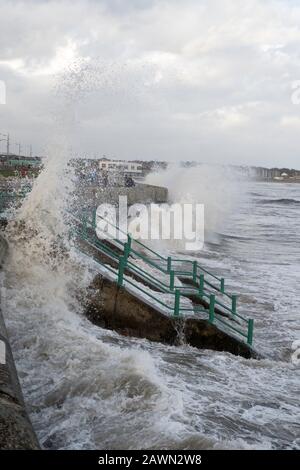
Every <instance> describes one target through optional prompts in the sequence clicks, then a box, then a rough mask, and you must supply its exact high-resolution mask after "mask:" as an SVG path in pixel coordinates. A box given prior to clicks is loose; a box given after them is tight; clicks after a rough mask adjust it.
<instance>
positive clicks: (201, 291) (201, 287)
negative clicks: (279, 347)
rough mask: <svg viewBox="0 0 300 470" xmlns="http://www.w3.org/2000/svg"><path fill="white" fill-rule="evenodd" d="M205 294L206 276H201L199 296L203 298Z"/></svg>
mask: <svg viewBox="0 0 300 470" xmlns="http://www.w3.org/2000/svg"><path fill="white" fill-rule="evenodd" d="M203 294H204V274H200V280H199V295H200V297H202V296H203Z"/></svg>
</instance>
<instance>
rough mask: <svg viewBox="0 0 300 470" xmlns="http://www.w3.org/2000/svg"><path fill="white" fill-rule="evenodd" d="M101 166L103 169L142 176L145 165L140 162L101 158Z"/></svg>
mask: <svg viewBox="0 0 300 470" xmlns="http://www.w3.org/2000/svg"><path fill="white" fill-rule="evenodd" d="M99 168H100V170H101V171H108V172H115V173H123V174H128V175H132V176H141V175H142V173H143V167H142V165H141V164H140V163H133V162H126V161H124V160H123V161H120V160H106V159H102V160H99Z"/></svg>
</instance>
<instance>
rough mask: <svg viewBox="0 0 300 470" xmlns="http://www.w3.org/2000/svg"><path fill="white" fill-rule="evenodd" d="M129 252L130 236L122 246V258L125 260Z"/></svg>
mask: <svg viewBox="0 0 300 470" xmlns="http://www.w3.org/2000/svg"><path fill="white" fill-rule="evenodd" d="M130 250H131V236H130V235H128V238H127V242H126V243H125V244H124V258H125V259H126V260H127V259H128V256H129V255H130Z"/></svg>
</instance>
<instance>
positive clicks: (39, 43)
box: [0, 0, 300, 168]
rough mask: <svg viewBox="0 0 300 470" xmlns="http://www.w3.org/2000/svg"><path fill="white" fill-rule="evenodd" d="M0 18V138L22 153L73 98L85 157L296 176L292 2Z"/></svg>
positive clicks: (58, 10)
mask: <svg viewBox="0 0 300 470" xmlns="http://www.w3.org/2000/svg"><path fill="white" fill-rule="evenodd" d="M0 14H1V24H0V80H2V81H4V82H5V84H6V90H7V93H6V105H3V104H0V132H4V133H5V132H7V131H9V132H10V135H11V138H12V140H13V141H14V142H22V143H23V144H24V145H23V149H24V150H25V149H26V147H25V144H30V143H32V144H33V148H34V153H35V154H43V152H45V146H46V144H48V142H49V141H50V142H51V141H55V131H54V127H53V118H54V116H55V113H58V112H59V111H58V106H57V105H58V103H61V104H63V106H64V101H65V100H66V99H68V98H70V97H71V98H72V99H74V103H73V104H72V108H73V110H74V112H75V114H76V119H77V125H76V129H75V127H74V136H73V141H72V146H73V150H74V152H77V153H79V154H80V155H87V156H90V157H93V156H99V157H101V156H102V155H107V156H110V157H118V158H121V159H136V158H141V159H159V160H168V161H179V160H199V161H203V162H214V163H234V164H253V165H255V164H258V165H266V166H275V165H280V166H293V167H298V168H300V104H299V105H297V104H293V100H292V93H293V90H292V84H293V82H297V80H298V81H299V84H298V85H299V89H300V67H299V65H300V2H299V1H296V0H295V1H292V0H284V1H275V0H247V1H245V0H166V1H164V0H98V1H96V0H90V1H89V0H77V1H76V0H72V1H32V0H26V1H23V2H18V1H8V0H6V1H5V0H0ZM294 85H295V86H298V85H297V84H294ZM299 97H300V93H297V90H296V92H295V96H294V101H295V103H296V102H297V101H300V100H298V99H297V98H299ZM62 127H63V126H62ZM0 145H1V147H0V148H2V149H4V143H3V142H1V143H0ZM12 150H15V151H16V150H17V148H16V147H14V148H12ZM27 151H28V147H27Z"/></svg>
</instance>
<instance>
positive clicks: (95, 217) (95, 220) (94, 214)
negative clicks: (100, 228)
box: [92, 208, 97, 230]
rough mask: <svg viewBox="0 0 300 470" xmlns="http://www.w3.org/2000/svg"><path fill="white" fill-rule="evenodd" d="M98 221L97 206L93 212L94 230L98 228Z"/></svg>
mask: <svg viewBox="0 0 300 470" xmlns="http://www.w3.org/2000/svg"><path fill="white" fill-rule="evenodd" d="M96 222H97V208H95V209H93V214H92V227H93V229H94V230H96V226H97V224H96Z"/></svg>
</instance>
